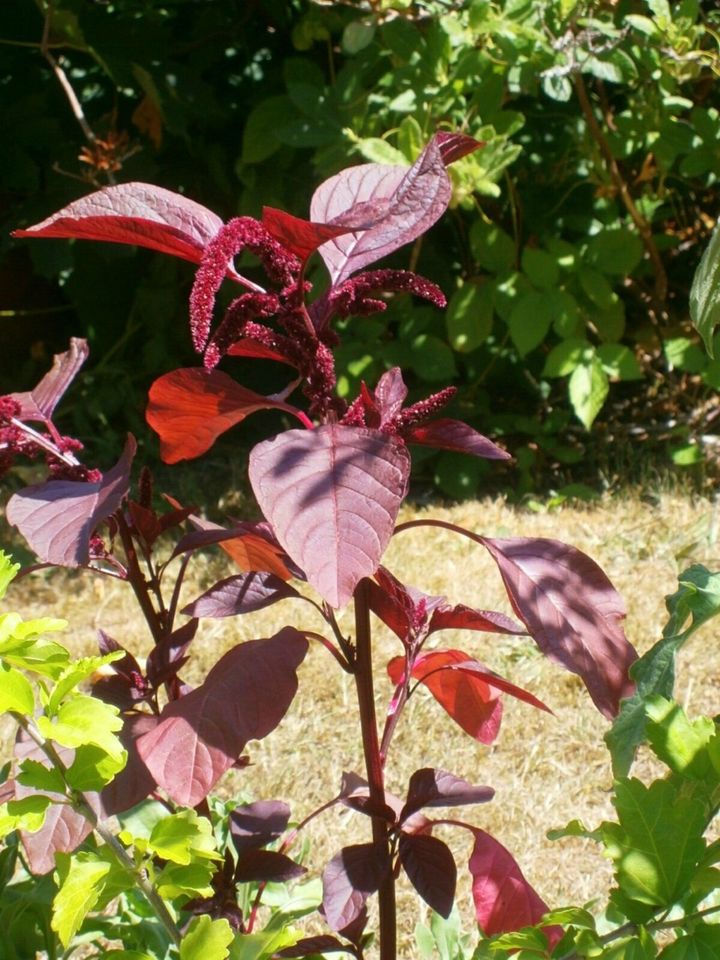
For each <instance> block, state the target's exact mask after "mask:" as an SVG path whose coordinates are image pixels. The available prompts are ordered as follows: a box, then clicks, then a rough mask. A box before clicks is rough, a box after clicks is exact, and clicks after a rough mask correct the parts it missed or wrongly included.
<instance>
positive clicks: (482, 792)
mask: <svg viewBox="0 0 720 960" xmlns="http://www.w3.org/2000/svg"><path fill="white" fill-rule="evenodd" d="M494 796H495V791H494V790H493V788H492V787H476V786H475V785H474V784H472V783H468V782H467V780H463V779H462V777H456V776H455V774H454V773H448V771H447V770H436V769H434V768H433V767H423V769H422V770H416V771H415V772H414V773H413V775H412V776H411V777H410V783H409V784H408V795H407V803H406V804H405V806H404V807H403V810H402V813H401V815H400V819H401V820H404V819H405V818H406V817H409V816H410V814H412V813H415V812H416V811H417V810H421V809H422V808H423V807H460V806H464V805H465V804H469V803H488V801H490V800H492V798H493V797H494Z"/></svg>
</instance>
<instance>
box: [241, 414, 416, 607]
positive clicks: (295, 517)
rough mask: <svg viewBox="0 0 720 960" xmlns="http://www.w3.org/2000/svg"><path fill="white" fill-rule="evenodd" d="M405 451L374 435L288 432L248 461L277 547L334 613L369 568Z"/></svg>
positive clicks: (388, 526) (381, 544)
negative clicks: (286, 555) (283, 550)
mask: <svg viewBox="0 0 720 960" xmlns="http://www.w3.org/2000/svg"><path fill="white" fill-rule="evenodd" d="M409 471H410V458H409V456H408V453H407V450H406V449H405V447H403V446H401V445H400V444H399V443H397V442H395V441H394V440H392V439H389V438H386V437H384V436H383V434H381V433H379V432H378V431H375V430H369V429H367V428H364V427H345V426H341V425H340V424H326V425H324V426H321V427H317V428H316V429H314V430H289V431H287V432H285V433H282V434H279V435H278V436H276V437H274V438H273V439H271V440H266V441H265V442H264V443H260V444H258V445H257V446H256V447H255V448H254V449H253V451H252V453H251V454H250V468H249V475H250V483H251V484H252V488H253V491H254V493H255V496H256V498H257V501H258V503H259V504H260V508H261V510H262V511H263V513H264V514H265V516H266V517H267V519H268V520H269V521H270V524H271V525H272V528H273V530H274V532H275V535H276V536H277V538H278V540H279V542H280V544H281V546H282V547H283V548H284V549H285V551H286V552H287V553H288V555H289V556H290V558H291V559H292V560H294V561H295V562H296V563H297V564H298V565H299V566H300V567H301V569H302V570H304V571H305V574H306V575H307V578H308V581H309V582H310V583H311V584H312V585H313V586H314V587H315V589H316V590H317V591H318V592H319V593H320V595H321V596H322V597H323V599H324V600H326V601H327V602H328V603H329V604H330V605H331V606H333V607H341V606H343V605H344V604H345V603H347V601H348V600H349V599H350V597H351V596H352V592H353V590H354V589H355V587H356V585H357V584H358V582H359V581H360V580H361V579H362V578H363V577H367V576H371V575H372V574H373V573H374V572H375V570H376V569H377V566H378V563H379V562H380V558H381V556H382V554H383V551H384V550H385V547H386V546H387V544H388V542H389V540H390V537H391V536H392V532H393V529H394V525H395V518H396V516H397V512H398V510H399V508H400V504H401V503H402V500H403V497H404V495H405V491H406V487H407V480H408V475H409Z"/></svg>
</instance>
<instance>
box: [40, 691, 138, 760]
mask: <svg viewBox="0 0 720 960" xmlns="http://www.w3.org/2000/svg"><path fill="white" fill-rule="evenodd" d="M37 725H38V729H39V730H40V732H41V733H42V735H43V736H44V737H47V739H48V740H54V741H55V742H56V743H61V744H62V745H63V746H64V747H79V746H81V745H82V744H85V743H89V744H94V745H95V746H96V747H100V748H101V749H102V750H104V751H105V752H106V753H107V754H108V755H109V756H110V757H113V758H115V759H116V760H119V759H120V758H121V757H122V756H123V753H124V748H123V746H122V744H121V742H120V740H119V739H118V737H116V736H115V734H114V732H113V731H115V730H121V729H122V719H121V717H120V715H119V711H118V709H117V707H113V706H111V705H110V704H108V703H103V702H102V701H101V700H97V699H95V697H89V696H87V695H85V694H78V695H77V696H75V697H73V698H72V700H67V701H66V702H65V703H63V704H61V706H60V709H59V710H58V712H57V716H56V717H55V719H54V720H51V719H50V718H49V717H38V720H37Z"/></svg>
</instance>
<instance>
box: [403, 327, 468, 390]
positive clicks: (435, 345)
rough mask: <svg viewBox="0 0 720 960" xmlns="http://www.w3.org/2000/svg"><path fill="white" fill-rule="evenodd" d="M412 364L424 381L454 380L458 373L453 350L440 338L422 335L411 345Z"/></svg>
mask: <svg viewBox="0 0 720 960" xmlns="http://www.w3.org/2000/svg"><path fill="white" fill-rule="evenodd" d="M410 363H411V365H412V368H413V370H414V371H415V373H416V374H417V375H418V376H419V377H420V378H421V379H422V380H429V381H431V382H433V381H448V380H452V379H453V378H454V377H455V375H456V373H457V371H456V369H455V358H454V357H453V353H452V350H451V349H450V347H449V346H448V345H447V344H446V343H444V342H443V341H442V340H441V339H440V338H439V337H434V336H431V335H430V334H427V333H421V334H420V335H419V336H417V337H415V339H414V340H413V341H412V343H411V345H410Z"/></svg>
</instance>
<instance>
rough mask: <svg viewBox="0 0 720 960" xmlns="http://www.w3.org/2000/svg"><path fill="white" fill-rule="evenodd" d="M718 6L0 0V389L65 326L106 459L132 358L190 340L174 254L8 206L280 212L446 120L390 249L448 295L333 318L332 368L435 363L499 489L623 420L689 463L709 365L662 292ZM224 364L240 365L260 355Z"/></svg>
mask: <svg viewBox="0 0 720 960" xmlns="http://www.w3.org/2000/svg"><path fill="white" fill-rule="evenodd" d="M719 30H720V11H718V9H717V4H716V3H715V2H712V0H708V2H700V0H682V2H669V0H497V2H490V0H470V2H467V0H463V2H455V0H419V2H411V0H366V2H363V0H357V2H345V3H342V2H330V0H262V2H259V0H218V2H213V3H207V2H201V0H167V2H164V3H157V2H155V0H109V2H100V0H93V2H90V0H5V2H4V3H3V4H2V10H0V49H1V50H2V57H1V58H0V111H1V114H2V116H3V123H4V129H5V131H6V132H7V135H6V136H4V137H3V138H2V139H1V140H0V227H1V229H0V317H1V318H2V324H1V325H0V350H2V356H3V360H4V363H3V365H2V370H1V371H0V391H8V390H11V389H18V388H19V387H20V386H29V385H31V384H32V383H34V382H36V380H37V379H38V377H39V375H40V374H41V373H42V371H44V370H45V369H46V368H47V365H48V363H49V360H50V357H51V355H52V353H53V352H56V351H58V350H61V349H64V348H65V346H66V344H67V340H68V337H69V336H70V335H71V334H73V335H83V336H87V337H88V339H89V341H90V345H91V366H90V368H89V370H88V372H87V373H86V374H85V375H84V377H83V380H82V384H81V385H80V386H79V387H78V388H77V389H76V390H75V392H74V395H73V396H74V401H75V402H74V405H73V404H72V403H71V404H69V405H67V407H66V409H67V410H68V413H67V416H69V417H70V418H72V420H73V424H72V428H73V431H75V432H78V433H80V434H81V435H82V436H84V437H85V438H89V437H92V438H93V441H94V443H95V444H96V445H97V444H98V443H103V444H105V446H106V449H105V450H102V449H101V451H100V453H101V456H102V455H104V456H105V457H106V460H107V461H108V462H110V461H111V460H112V459H113V458H114V456H115V455H116V452H117V449H118V447H119V441H118V439H117V435H118V434H122V433H123V432H124V431H125V430H127V429H132V430H133V431H134V432H135V433H136V434H138V435H139V436H140V437H141V438H142V442H143V443H144V444H146V445H147V444H152V443H154V441H153V440H152V438H151V437H150V436H149V435H148V433H147V432H146V430H145V428H144V423H143V409H144V403H145V396H146V390H147V387H148V385H149V383H150V381H151V380H152V379H153V378H154V377H156V376H157V375H158V374H159V373H161V372H163V371H164V370H166V369H171V368H173V367H176V366H177V365H178V364H187V363H194V362H195V360H194V358H193V357H192V355H191V354H190V348H189V342H188V337H187V333H186V323H185V319H186V306H185V304H186V296H187V292H188V289H189V285H190V282H191V279H192V270H191V268H190V267H189V266H186V265H184V264H182V263H176V262H173V261H171V260H168V259H165V258H162V257H160V256H158V255H155V254H153V253H151V252H148V251H134V250H133V249H132V248H126V247H113V246H109V247H106V246H104V245H94V244H85V243H82V242H79V243H75V244H67V243H65V242H62V241H50V242H47V241H46V242H43V243H37V244H29V243H25V242H20V241H14V240H12V239H11V238H10V237H9V232H10V230H11V229H13V228H15V227H17V226H24V225H27V224H29V223H34V222H37V221H39V220H42V219H43V218H44V217H45V216H46V215H47V214H48V212H50V211H55V210H57V209H59V208H60V207H61V206H63V205H64V204H66V203H68V202H70V201H71V200H73V199H75V198H77V197H79V196H81V195H83V194H85V193H87V192H90V191H92V190H95V189H97V188H99V187H101V186H103V185H106V184H108V183H113V182H118V183H119V182H126V181H130V180H144V181H150V182H152V183H155V184H159V185H162V186H165V187H168V188H169V189H172V190H179V191H181V192H183V193H185V194H186V195H188V196H190V197H193V198H194V199H196V200H198V201H200V202H201V203H203V204H205V205H207V206H209V207H211V208H213V209H215V210H216V211H217V212H218V213H219V214H221V215H222V216H223V217H225V218H229V217H231V216H234V215H236V214H238V213H243V214H250V215H258V214H259V213H260V209H261V206H262V205H263V204H268V205H274V206H281V207H283V208H284V209H287V210H289V211H291V212H293V213H296V214H298V215H301V216H307V212H308V207H309V199H310V196H311V193H312V190H313V189H314V186H315V185H316V184H317V183H318V182H319V181H320V180H322V179H323V178H325V177H327V176H329V175H331V174H333V173H334V172H336V171H337V170H338V169H340V168H341V167H342V166H345V165H347V163H348V160H350V161H352V160H353V159H354V160H356V161H357V162H358V163H361V162H364V161H368V160H371V161H380V162H387V163H410V162H411V161H412V160H414V159H415V157H416V155H417V153H418V152H419V151H420V149H421V145H422V144H423V143H424V142H425V141H426V139H427V138H428V137H429V136H430V135H431V134H432V132H433V131H435V130H437V129H439V128H452V129H462V130H464V131H465V132H467V133H469V134H471V135H473V136H475V137H478V138H479V139H481V140H484V141H485V143H486V145H485V148H484V149H483V150H482V151H480V152H479V153H477V154H473V155H472V156H470V157H467V158H465V159H464V160H462V161H461V162H459V163H457V164H455V165H453V167H452V168H451V175H452V177H453V185H454V195H453V202H452V205H451V210H450V211H449V213H448V214H447V216H446V217H445V218H444V221H443V222H442V224H441V225H439V227H438V228H436V229H435V230H434V231H433V232H432V234H431V235H430V237H428V238H422V239H421V240H419V241H418V242H417V243H416V244H415V245H414V246H413V247H412V248H410V249H405V250H402V251H400V252H399V253H398V254H396V255H395V256H394V258H393V260H394V264H393V265H394V266H399V267H407V266H412V267H414V268H415V267H416V268H417V269H418V270H419V271H420V272H421V273H425V274H426V275H428V276H429V277H430V278H431V279H433V280H434V281H436V282H438V283H440V285H441V286H442V287H443V289H444V290H445V292H446V293H447V295H448V298H449V300H450V306H449V309H448V310H447V312H445V313H442V312H439V311H436V310H434V309H433V308H430V307H427V306H421V305H418V304H416V303H413V302H411V301H410V300H409V299H408V298H405V297H403V298H397V299H396V300H395V301H393V302H391V303H390V304H389V308H388V310H387V312H386V313H384V314H382V315H380V316H375V317H372V318H370V319H367V320H364V321H362V322H357V321H354V322H353V326H352V329H351V330H349V331H348V333H347V334H346V335H345V340H344V344H343V348H342V351H341V356H340V365H341V368H342V377H341V381H340V387H341V390H343V391H344V392H348V393H352V392H354V391H355V389H356V388H357V386H358V384H359V380H360V379H361V378H366V379H368V380H369V381H373V380H374V379H375V378H376V377H377V376H378V374H379V373H380V372H382V370H383V369H385V368H387V367H389V366H392V365H394V364H400V365H402V366H403V368H404V369H406V370H408V371H409V374H410V376H411V378H412V380H413V383H412V386H413V387H414V388H415V389H417V391H418V392H423V393H425V392H427V389H428V385H433V384H438V385H444V384H445V383H447V382H449V381H451V382H453V383H455V384H456V385H457V386H458V387H459V393H458V396H457V399H456V401H455V403H456V407H457V410H456V412H457V413H458V415H461V416H462V418H463V419H466V420H470V422H472V423H473V425H474V426H476V427H477V428H479V429H480V430H481V431H483V432H485V433H487V434H489V435H492V436H494V437H502V438H504V439H505V440H506V442H507V445H508V446H509V448H510V449H512V451H513V454H514V456H515V457H516V463H515V465H514V466H513V467H512V468H511V469H512V473H511V474H505V473H503V471H502V470H498V469H497V468H495V467H493V470H492V472H491V477H490V479H491V482H492V483H493V484H497V485H502V486H504V487H505V488H507V485H508V483H510V484H511V485H512V486H513V487H514V489H515V492H516V493H517V494H518V495H523V494H525V493H527V492H528V491H530V490H534V489H538V488H540V487H545V488H547V487H551V488H553V489H555V490H556V491H559V496H560V497H561V498H562V497H565V496H572V495H581V496H589V492H588V489H586V487H584V486H582V485H579V484H583V483H585V484H589V486H590V487H591V488H594V489H596V490H597V489H600V488H602V487H605V488H608V487H612V486H614V485H615V484H616V483H617V481H618V478H619V477H620V476H621V475H623V476H625V478H626V479H627V477H628V472H630V473H632V472H633V471H634V472H635V474H636V475H637V474H638V473H639V472H640V463H641V461H642V462H643V463H646V462H647V456H643V457H642V458H639V457H638V456H637V450H638V444H639V443H641V442H642V444H643V446H642V448H641V449H642V450H643V452H644V454H652V456H654V457H655V459H656V460H658V459H659V461H660V462H665V463H667V464H670V465H671V466H672V465H673V464H674V465H676V466H678V467H683V468H688V469H689V471H690V472H693V471H694V472H695V474H696V475H697V476H698V477H699V479H702V478H703V476H705V475H706V471H708V467H709V474H710V475H711V476H714V474H715V461H716V459H717V438H716V436H715V431H716V426H717V420H718V417H720V405H719V404H718V403H717V397H716V391H717V387H718V386H720V361H718V360H712V359H709V358H708V357H707V355H706V354H705V352H704V351H703V349H702V348H701V346H700V345H699V342H698V338H697V335H696V334H695V332H694V331H693V329H692V328H691V326H690V323H689V318H688V308H687V303H688V293H689V287H690V282H691V279H692V275H693V272H694V269H695V267H696V265H697V263H698V261H699V258H700V254H701V252H702V250H703V247H704V246H705V244H706V241H707V238H708V236H709V233H710V230H711V229H712V226H713V223H714V221H715V217H716V215H717V209H718V199H719V198H718V178H717V170H718V164H719V162H720V111H719V108H720V96H719V94H718V89H717V83H716V78H717V74H718V72H719V71H720V47H719V37H718V31H719ZM244 269H245V270H246V272H247V270H248V269H251V265H248V264H244ZM98 277H102V282H101V283H99V282H98ZM312 279H313V281H314V283H315V284H316V287H319V286H321V285H322V283H323V282H324V278H323V274H322V269H321V267H320V266H319V265H318V266H317V267H316V269H315V272H314V274H313V275H312ZM234 362H235V363H237V364H238V365H240V364H242V363H243V361H242V360H236V361H234ZM258 366H259V367H260V372H259V373H258V372H257V369H258ZM268 366H269V365H268ZM240 375H241V376H243V377H244V379H245V382H247V383H248V385H249V386H254V385H255V386H257V385H258V384H257V378H260V379H261V380H262V381H263V389H265V388H266V387H267V385H268V382H269V381H270V379H271V378H272V371H271V370H269V369H267V370H265V369H262V365H258V364H254V365H253V366H252V370H251V369H250V365H248V369H247V372H245V371H243V370H240ZM254 380H255V381H256V382H255V383H253V381H254ZM19 381H23V382H22V383H20V382H19ZM250 429H251V430H252V428H250ZM257 430H258V435H262V430H263V427H262V423H261V422H258V426H257ZM252 440H253V434H252V433H248V431H247V430H246V431H245V433H244V436H243V442H248V443H250V442H252ZM235 443H236V440H235V438H233V437H232V436H231V439H230V440H229V441H226V445H225V448H224V450H225V452H227V450H228V449H229V448H230V447H229V445H230V444H233V446H234V445H235ZM610 444H612V450H613V454H612V457H609V456H608V453H607V451H608V449H609V447H610ZM96 449H97V446H96ZM220 451H221V452H220V454H219V456H224V455H225V453H224V452H223V448H222V447H221V448H220ZM485 469H486V465H485V463H484V462H483V461H480V460H477V458H466V457H462V456H461V455H455V454H451V453H444V454H441V455H439V456H438V455H437V454H430V455H429V456H428V457H427V458H426V459H425V460H424V461H421V462H420V463H419V465H418V467H417V470H418V474H419V479H420V480H422V481H424V482H425V484H426V485H429V484H431V483H434V484H436V485H437V486H438V487H439V488H440V489H441V491H442V492H443V493H444V494H445V495H447V496H450V497H462V496H466V495H473V494H475V493H476V492H477V490H478V488H479V485H480V483H481V481H483V487H484V488H486V478H485V477H484V476H482V475H483V473H484V471H485Z"/></svg>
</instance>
